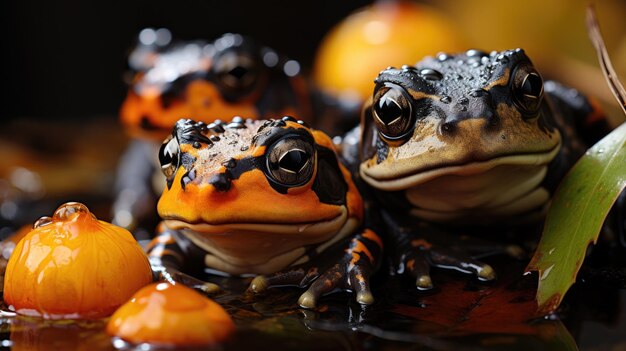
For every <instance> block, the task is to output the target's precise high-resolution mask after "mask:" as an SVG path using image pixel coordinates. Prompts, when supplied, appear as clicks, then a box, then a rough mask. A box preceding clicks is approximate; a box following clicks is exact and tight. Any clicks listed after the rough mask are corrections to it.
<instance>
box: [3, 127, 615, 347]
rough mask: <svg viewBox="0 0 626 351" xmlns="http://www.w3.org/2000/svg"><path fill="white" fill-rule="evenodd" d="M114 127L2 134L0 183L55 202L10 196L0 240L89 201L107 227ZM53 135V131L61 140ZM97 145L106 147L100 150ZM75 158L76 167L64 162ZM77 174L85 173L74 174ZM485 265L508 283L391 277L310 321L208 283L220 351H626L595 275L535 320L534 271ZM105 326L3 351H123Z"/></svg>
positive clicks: (607, 288)
mask: <svg viewBox="0 0 626 351" xmlns="http://www.w3.org/2000/svg"><path fill="white" fill-rule="evenodd" d="M76 128H80V129H82V133H80V134H79V133H76ZM115 128H116V125H115V124H114V122H112V121H111V122H110V123H103V122H102V121H100V122H96V123H95V124H94V123H91V124H87V125H86V126H85V125H82V126H76V127H75V128H74V129H72V128H63V127H56V126H51V125H45V124H44V125H33V124H28V123H26V122H20V123H19V124H17V125H13V126H12V127H11V128H10V129H8V132H3V133H2V134H3V135H1V136H2V138H1V142H0V145H2V148H0V156H2V159H3V160H4V161H3V162H2V164H0V178H2V179H10V175H11V174H12V172H14V171H15V168H17V167H22V168H25V169H32V170H34V171H36V172H37V173H38V174H40V175H41V178H42V179H41V185H42V186H43V187H44V188H45V189H46V190H47V192H46V193H45V194H39V193H37V194H30V193H28V192H26V191H25V190H24V189H22V190H20V189H16V190H15V191H14V192H12V193H11V196H10V197H8V196H5V195H3V196H4V197H2V198H0V200H1V201H2V202H3V206H5V205H4V204H5V203H8V202H14V203H15V204H16V206H17V209H18V210H19V212H18V214H19V215H17V216H14V217H13V218H12V219H9V218H6V216H4V214H6V209H5V212H2V211H0V215H2V216H0V217H2V219H1V220H0V227H3V228H4V229H0V235H2V237H4V236H5V235H6V234H7V233H9V232H10V229H9V228H13V229H15V228H18V227H19V226H20V225H21V224H26V223H31V224H32V222H33V221H34V220H36V219H37V218H39V217H40V216H42V215H46V214H49V213H52V211H53V210H54V209H55V208H56V207H57V206H58V205H59V204H60V203H62V202H65V201H68V200H74V201H81V202H83V203H85V204H86V205H87V206H89V208H90V209H91V210H92V211H93V212H95V213H96V215H97V216H98V217H99V218H102V219H107V218H108V217H107V216H108V215H109V212H108V209H109V206H110V203H111V198H110V197H111V196H112V195H111V194H109V191H110V186H111V184H112V178H111V177H112V174H113V170H114V168H115V164H116V160H117V157H116V155H117V154H118V153H119V152H121V150H122V149H123V145H124V140H125V139H124V138H123V136H121V133H120V132H119V131H117V130H116V129H115ZM11 130H21V131H24V130H28V132H27V133H26V134H24V133H22V134H21V135H19V137H17V136H16V135H18V133H13V134H11V132H10V131H11ZM46 131H53V133H52V134H53V135H52V136H50V134H49V133H46ZM90 131H91V132H90ZM46 134H47V135H48V139H50V138H52V139H51V140H47V141H45V144H46V145H40V144H41V143H42V141H37V142H33V143H32V145H31V144H29V143H28V140H37V139H39V138H40V137H41V138H42V137H43V135H46ZM100 134H102V135H106V136H107V137H106V138H104V139H102V138H101V139H97V138H98V137H97V135H100ZM70 136H71V137H70ZM63 142H65V144H64V146H63V150H60V149H59V150H57V152H55V153H53V154H47V153H44V151H45V150H48V149H49V148H48V144H49V145H53V144H57V143H63ZM27 145H28V146H27ZM102 145H107V146H109V147H110V149H109V150H108V152H106V153H103V152H102V150H103V149H102ZM25 146H27V147H25ZM53 150H56V149H53ZM68 153H70V154H71V155H72V156H68V157H64V156H63V154H68ZM111 154H113V155H111ZM94 159H98V162H94V161H93V160H94ZM72 169H80V171H77V172H76V173H75V174H74V173H73V171H72ZM49 175H52V177H50V176H49ZM68 180H70V181H68ZM26 190H27V189H26ZM1 194H7V193H0V195H1ZM60 194H62V195H60ZM14 200H15V201H14ZM0 210H1V209H0ZM615 252H616V253H614V254H612V255H616V256H620V255H621V257H623V256H624V255H623V251H619V250H618V251H615ZM597 256H599V257H603V258H604V259H605V260H604V261H603V260H596V261H595V262H594V263H595V264H597V266H598V267H603V266H607V264H608V263H607V262H606V260H607V259H608V260H609V261H615V260H612V259H611V257H610V255H597ZM485 261H486V262H487V263H489V264H491V265H493V267H494V268H495V269H496V271H497V273H498V275H499V279H498V280H497V281H496V282H495V283H483V282H479V281H476V280H474V279H472V278H468V277H466V276H464V275H462V274H459V273H456V272H444V271H441V270H435V271H434V272H433V280H434V282H435V284H436V286H437V288H436V289H434V290H432V291H426V292H425V291H418V290H417V289H416V288H415V287H414V285H413V283H412V282H410V281H408V280H405V279H404V278H398V277H395V276H389V275H388V274H386V270H384V269H383V270H382V273H379V274H377V275H376V276H375V279H374V290H373V292H374V295H375V297H376V302H375V303H374V304H373V305H372V306H367V307H363V306H360V305H359V304H357V303H355V302H354V301H353V296H352V295H350V294H349V293H345V292H339V293H335V294H332V295H329V296H326V297H324V298H323V299H321V300H320V305H319V307H318V308H317V309H315V310H304V309H301V308H299V307H298V306H297V304H296V301H297V299H298V297H299V295H300V294H301V293H302V290H301V289H297V288H275V289H271V290H269V291H268V292H267V293H264V294H262V295H258V296H252V295H250V294H248V293H247V292H246V288H247V285H248V284H249V282H250V280H251V278H230V279H229V278H219V277H211V278H210V280H211V281H213V282H215V283H217V284H220V285H221V286H222V287H223V288H224V291H223V292H222V293H221V294H218V295H215V296H212V297H213V298H214V299H215V300H216V301H217V302H218V303H220V304H221V305H222V306H224V308H225V309H226V310H227V312H228V313H229V314H230V315H231V316H232V317H233V319H234V321H235V323H236V332H235V334H234V335H233V337H232V338H231V339H230V340H229V341H228V342H227V343H225V344H224V345H220V346H218V347H217V349H223V350H241V349H273V350H299V351H302V350H416V349H419V350H576V349H577V347H578V348H579V349H581V350H620V349H624V348H626V313H625V312H624V310H623V307H622V306H624V303H626V290H624V285H625V284H622V283H619V281H620V280H619V279H617V280H615V279H613V280H611V279H610V277H609V276H607V275H606V274H600V273H601V271H598V270H587V271H583V279H580V281H579V282H578V283H577V284H576V285H575V287H574V289H573V290H572V291H571V292H570V293H569V294H568V296H567V297H566V300H565V302H564V304H563V307H562V309H561V310H560V312H559V314H558V316H551V317H549V318H543V317H539V318H536V317H537V316H536V315H535V313H534V311H535V307H536V306H535V304H534V300H533V297H534V291H535V290H534V289H535V284H536V283H535V282H536V276H532V275H531V276H523V275H522V272H523V270H524V267H525V262H523V261H517V260H514V259H510V258H507V257H503V256H495V257H490V258H487V259H485ZM598 272H600V273H598ZM613 272H619V270H618V271H613ZM616 281H618V283H616ZM104 326H105V321H92V322H72V321H69V322H67V321H65V322H49V321H43V320H39V319H34V318H25V317H11V316H0V349H14V350H114V349H115V346H118V347H122V346H124V345H123V343H120V342H119V341H117V342H116V341H114V340H113V339H111V338H110V337H109V336H107V335H106V334H105V333H104ZM577 345H578V346H577ZM139 349H143V348H141V347H140V348H139Z"/></svg>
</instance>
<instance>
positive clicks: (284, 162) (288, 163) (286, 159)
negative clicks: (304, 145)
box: [278, 150, 309, 173]
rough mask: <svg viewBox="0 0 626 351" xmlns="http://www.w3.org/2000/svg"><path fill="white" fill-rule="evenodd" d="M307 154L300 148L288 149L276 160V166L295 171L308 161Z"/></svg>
mask: <svg viewBox="0 0 626 351" xmlns="http://www.w3.org/2000/svg"><path fill="white" fill-rule="evenodd" d="M308 159H309V158H308V155H307V153H306V152H304V151H302V150H290V151H289V152H287V153H286V154H284V155H283V157H281V159H280V161H278V166H279V167H280V168H282V169H284V170H286V171H289V172H293V173H297V172H298V171H300V170H301V169H302V167H303V166H304V165H305V164H306V162H307V161H308Z"/></svg>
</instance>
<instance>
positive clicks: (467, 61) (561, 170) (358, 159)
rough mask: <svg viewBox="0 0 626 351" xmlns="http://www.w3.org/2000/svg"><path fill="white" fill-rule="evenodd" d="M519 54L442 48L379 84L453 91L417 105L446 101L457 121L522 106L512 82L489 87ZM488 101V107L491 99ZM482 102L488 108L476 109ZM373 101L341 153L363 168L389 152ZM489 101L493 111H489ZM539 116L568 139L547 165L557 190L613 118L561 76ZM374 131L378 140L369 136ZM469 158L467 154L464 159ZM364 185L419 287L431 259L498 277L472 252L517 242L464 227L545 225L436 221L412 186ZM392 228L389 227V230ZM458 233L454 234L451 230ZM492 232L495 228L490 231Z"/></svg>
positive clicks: (501, 232) (534, 226) (398, 260)
mask: <svg viewBox="0 0 626 351" xmlns="http://www.w3.org/2000/svg"><path fill="white" fill-rule="evenodd" d="M520 62H530V60H529V59H528V57H527V56H526V55H525V53H524V51H523V50H521V49H516V50H510V51H504V52H492V53H491V54H488V53H484V52H481V51H478V50H469V51H468V52H466V53H462V54H457V55H448V54H440V55H438V57H434V58H433V57H428V58H425V59H424V60H423V61H421V62H419V63H417V64H416V65H415V66H403V67H402V68H401V69H396V68H392V67H389V68H388V69H386V70H383V71H381V73H380V75H379V76H378V78H377V79H376V81H375V83H376V87H377V88H376V89H378V88H380V87H381V86H382V85H384V84H385V83H394V84H396V85H399V86H401V87H404V88H408V87H410V88H411V89H412V90H415V91H421V92H424V93H426V94H429V95H432V96H436V97H438V98H439V97H442V96H447V97H451V99H450V100H449V101H451V103H448V104H447V105H446V104H441V102H440V101H436V102H435V101H429V99H428V98H425V99H421V100H418V101H415V104H416V106H417V108H415V107H414V112H415V113H417V114H418V119H419V114H420V113H423V114H428V113H429V111H431V109H432V108H433V106H435V105H436V106H437V108H439V109H440V110H439V111H440V113H441V114H442V118H446V121H448V120H450V121H451V122H452V123H453V124H454V123H456V122H459V121H462V120H464V119H470V118H484V117H483V116H493V115H494V114H495V110H492V111H493V112H494V113H490V112H489V109H490V108H491V109H493V107H494V106H496V105H497V104H501V103H506V104H507V105H508V106H511V107H514V108H516V105H515V101H514V99H513V98H512V96H511V94H512V93H510V92H509V91H508V90H507V87H501V86H500V87H493V88H491V89H492V90H491V91H490V90H485V89H484V87H486V86H487V85H488V83H489V82H491V81H494V80H495V79H497V78H498V77H499V76H500V75H502V73H503V72H504V71H505V69H510V70H511V71H513V70H514V69H515V67H516V66H517V65H518V64H519V63H520ZM481 96H482V97H484V98H486V99H488V101H487V103H485V104H479V105H474V104H473V103H470V102H471V101H472V99H474V100H476V98H477V97H481ZM485 106H486V107H485ZM477 107H480V109H481V110H475V108H477ZM372 108H373V107H372V106H369V107H366V108H365V109H364V111H363V117H362V123H361V126H360V128H361V129H362V131H361V135H363V136H364V137H363V140H360V145H361V147H360V150H357V147H358V146H357V145H356V144H355V143H354V140H355V135H356V133H358V130H355V131H352V132H351V135H348V136H346V137H344V140H345V141H350V140H352V142H344V144H343V150H342V154H343V157H344V159H345V160H346V162H347V163H348V164H349V168H350V169H351V170H352V171H353V172H354V173H358V169H359V165H360V164H361V163H362V162H364V161H365V160H368V159H370V158H371V157H372V156H374V155H378V158H379V159H384V158H386V155H387V153H388V151H389V147H390V146H389V145H388V144H387V143H386V142H385V141H384V140H383V138H382V137H380V136H379V135H378V134H376V133H371V131H372V129H374V130H376V128H377V127H376V126H375V124H374V122H373V119H372ZM485 109H487V112H485ZM540 111H541V112H540V117H539V118H540V119H541V120H540V122H541V123H543V126H544V128H546V129H552V128H557V129H558V130H559V131H560V133H561V139H562V147H561V150H560V152H559V153H558V155H557V156H556V157H555V158H554V160H553V161H552V162H551V163H550V164H549V166H548V173H547V175H546V177H545V179H544V181H543V183H542V187H544V188H546V189H547V190H549V192H550V193H553V192H554V190H555V189H556V187H557V185H558V183H559V181H560V180H561V179H562V178H563V176H564V175H565V173H566V172H567V171H568V170H569V169H570V168H571V166H572V165H573V164H574V163H575V162H576V160H577V159H578V158H579V157H580V156H581V155H582V154H583V153H584V152H585V150H586V149H587V148H588V147H589V146H590V145H592V144H593V143H595V142H596V141H598V140H599V139H600V138H601V137H602V136H603V135H604V134H606V132H607V131H608V130H609V127H608V123H607V122H606V120H605V119H604V118H603V115H602V114H601V113H600V112H599V111H598V110H597V109H596V108H595V107H594V105H593V104H592V103H591V102H590V101H589V100H588V99H587V98H586V97H585V96H583V95H581V94H580V93H578V92H577V91H576V90H574V89H570V88H567V87H565V86H563V85H561V84H559V83H557V82H553V81H547V82H545V83H544V98H543V103H542V106H541V109H540ZM371 135H374V138H376V140H372V139H371V138H369V136H371ZM463 162H466V161H465V160H461V162H460V163H461V164H462V163H463ZM360 186H362V187H363V188H364V192H363V195H364V197H367V196H368V194H369V196H371V198H372V199H373V200H374V201H370V203H373V206H375V209H374V212H377V213H379V214H380V218H381V222H380V223H381V226H380V228H377V229H378V231H379V232H381V233H384V234H383V235H384V236H385V240H386V242H385V245H386V248H387V251H388V252H390V254H391V256H392V257H393V258H394V263H395V268H396V271H397V272H398V273H399V274H403V273H406V274H408V275H410V276H411V277H413V278H414V279H416V285H417V286H418V288H420V289H429V288H431V287H432V286H433V284H432V282H431V280H430V276H429V270H430V268H429V267H430V266H436V267H442V268H453V269H456V270H460V271H463V272H465V273H470V274H474V275H476V276H478V277H479V278H480V279H481V280H491V279H494V278H495V272H493V270H492V269H491V267H489V266H487V265H485V264H484V263H481V262H479V261H476V260H474V259H472V258H471V256H470V253H479V254H481V255H484V254H489V253H497V252H503V251H507V250H508V251H509V252H508V253H510V254H513V252H511V251H515V253H516V254H519V251H518V250H511V249H512V248H513V247H511V246H506V245H499V244H498V245H495V244H492V243H489V242H484V241H479V240H471V241H469V242H466V241H465V240H464V239H463V238H461V237H460V236H459V235H458V234H461V235H464V234H479V235H481V236H483V237H485V236H487V237H488V238H489V239H496V240H502V239H504V240H505V241H506V239H507V238H511V237H515V238H516V239H517V240H519V236H518V234H521V233H524V234H525V235H526V237H528V232H534V233H536V235H538V234H539V233H540V225H541V224H540V223H539V222H534V223H529V224H526V225H523V226H522V225H516V226H514V227H510V226H507V225H506V224H498V225H490V226H489V227H486V226H480V225H479V226H476V225H460V224H459V223H454V225H448V224H442V223H430V222H428V221H425V220H423V219H420V218H417V217H413V216H411V215H410V214H409V213H408V211H409V209H410V208H411V204H410V203H409V202H408V200H407V198H406V196H405V191H404V190H402V191H394V192H386V191H382V190H379V189H374V188H373V187H372V186H370V185H369V184H366V183H365V182H364V181H362V182H361V183H360ZM385 229H386V231H383V230H385ZM451 233H454V234H455V235H452V236H451V235H450V234H451ZM490 234H493V235H490Z"/></svg>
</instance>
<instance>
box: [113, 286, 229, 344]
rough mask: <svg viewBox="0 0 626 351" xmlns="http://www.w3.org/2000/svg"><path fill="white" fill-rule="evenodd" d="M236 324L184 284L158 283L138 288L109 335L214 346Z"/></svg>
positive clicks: (115, 316) (117, 315)
mask: <svg viewBox="0 0 626 351" xmlns="http://www.w3.org/2000/svg"><path fill="white" fill-rule="evenodd" d="M233 330H234V324H233V321H232V319H231V318H230V316H229V315H228V313H226V311H224V309H223V308H222V307H221V306H220V305H218V304H217V303H215V302H213V301H212V300H210V299H208V298H207V297H205V296H203V295H201V294H199V293H197V292H196V291H194V290H193V289H191V288H188V287H186V286H184V285H180V284H177V285H171V284H169V283H158V284H157V283H155V284H151V285H149V286H146V287H145V288H143V289H141V290H140V291H138V292H137V293H136V294H135V295H134V296H133V298H132V299H131V300H130V301H129V302H128V303H126V304H125V305H123V306H122V307H120V309H119V310H117V311H116V312H115V313H114V314H113V316H111V319H110V320H109V323H108V325H107V332H108V333H109V335H112V336H117V337H119V338H121V339H123V340H124V341H126V342H130V343H133V344H139V343H149V344H157V345H171V346H193V345H195V346H199V345H214V344H217V343H220V342H222V341H224V340H225V339H227V338H228V336H229V335H231V333H232V332H233Z"/></svg>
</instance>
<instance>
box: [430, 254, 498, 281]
mask: <svg viewBox="0 0 626 351" xmlns="http://www.w3.org/2000/svg"><path fill="white" fill-rule="evenodd" d="M430 259H431V261H432V263H433V265H435V266H437V267H441V268H451V269H456V270H459V271H461V272H464V273H468V274H473V275H475V276H476V277H478V279H480V280H483V281H491V280H495V279H496V277H497V276H496V272H495V270H494V269H493V268H492V267H491V266H490V265H488V264H486V263H483V262H480V261H478V260H475V259H473V258H472V257H470V256H467V255H465V254H462V253H457V252H452V251H450V250H447V249H443V248H436V249H435V248H433V249H430Z"/></svg>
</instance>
